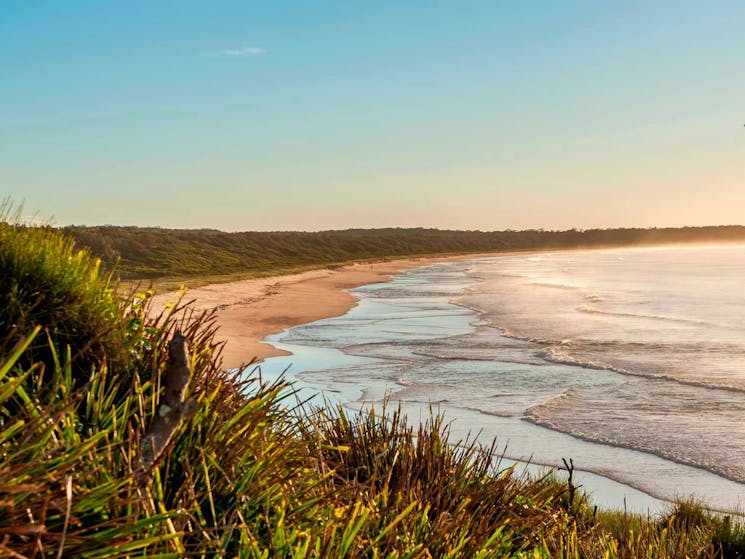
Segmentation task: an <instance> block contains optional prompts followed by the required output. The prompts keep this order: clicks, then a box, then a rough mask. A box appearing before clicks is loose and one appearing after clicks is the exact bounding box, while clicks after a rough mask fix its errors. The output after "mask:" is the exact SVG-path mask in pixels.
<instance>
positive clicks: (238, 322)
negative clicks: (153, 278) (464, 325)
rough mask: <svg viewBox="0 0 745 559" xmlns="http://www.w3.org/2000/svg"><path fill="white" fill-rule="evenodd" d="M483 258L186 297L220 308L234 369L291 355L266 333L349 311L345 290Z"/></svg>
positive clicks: (298, 278)
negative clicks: (267, 339)
mask: <svg viewBox="0 0 745 559" xmlns="http://www.w3.org/2000/svg"><path fill="white" fill-rule="evenodd" d="M500 254H504V253H500ZM480 256H485V255H483V254H468V255H458V256H444V257H431V258H413V259H402V260H390V261H382V262H374V263H365V264H351V265H348V266H343V267H340V268H335V269H328V268H324V269H319V270H312V271H308V272H303V273H299V274H290V275H282V276H272V277H267V278H256V279H248V280H240V281H233V282H228V283H217V284H211V285H205V286H203V287H197V288H194V289H190V290H189V291H188V292H187V295H186V297H185V300H186V301H189V300H192V299H193V300H194V303H193V306H194V308H195V309H198V310H207V309H217V313H216V317H217V325H218V326H219V330H218V333H217V338H218V340H224V341H225V342H226V344H225V348H224V351H223V366H224V367H225V368H226V369H234V368H238V367H240V366H241V365H244V364H247V363H250V362H251V361H253V362H258V361H261V360H263V359H265V358H267V357H273V356H278V355H287V352H284V351H282V350H279V349H277V348H275V347H274V346H272V345H270V344H268V343H265V342H263V341H262V340H263V339H264V338H265V337H266V336H268V335H270V334H276V333H278V332H281V331H282V330H284V329H286V328H289V327H291V326H297V325H298V324H305V323H306V322H313V321H315V320H320V319H322V318H329V317H332V316H338V315H342V314H344V313H346V312H347V311H348V310H349V309H350V308H352V307H353V306H354V305H356V304H357V299H355V298H354V297H353V296H352V295H350V294H349V293H348V292H346V291H344V290H345V289H350V288H353V287H358V286H360V285H366V284H370V283H378V282H383V281H388V279H389V277H390V276H391V275H393V274H396V273H398V272H400V271H403V270H407V269H411V268H415V267H418V266H426V265H428V264H435V263H437V262H445V261H453V260H464V259H467V258H478V257H480ZM489 256H494V254H490V255H489ZM177 297H178V293H175V292H171V293H163V294H160V295H156V296H155V297H154V308H155V309H159V308H162V306H163V305H165V304H167V303H169V302H172V301H174V300H175V299H176V298H177Z"/></svg>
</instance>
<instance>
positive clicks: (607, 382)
mask: <svg viewBox="0 0 745 559" xmlns="http://www.w3.org/2000/svg"><path fill="white" fill-rule="evenodd" d="M744 280H745V246H726V247H675V248H643V249H615V250H593V251H577V252H559V253H550V254H549V253H547V254H541V255H523V256H506V257H497V258H484V259H476V260H470V261H465V262H451V263H444V264H437V265H433V266H427V267H423V268H418V269H415V270H410V271H408V272H406V273H403V274H401V275H398V276H395V277H394V278H393V280H392V281H391V282H389V283H384V284H375V285H369V286H364V287H361V288H358V289H355V290H352V293H354V294H355V295H356V296H357V297H359V299H360V302H359V305H358V306H357V307H355V308H354V309H352V310H350V311H349V312H348V313H347V314H345V315H343V316H341V317H335V318H331V319H326V320H321V321H318V322H314V323H311V324H307V325H303V326H299V327H295V328H292V329H290V330H288V331H285V332H283V333H282V334H280V335H278V336H275V337H273V338H271V340H272V343H274V344H275V345H277V346H278V347H281V348H283V349H288V350H290V351H292V352H293V355H292V356H289V357H282V358H272V359H268V360H267V361H266V362H265V363H264V364H263V365H262V370H263V372H264V373H265V374H269V375H273V374H278V373H279V372H281V371H283V370H284V369H286V368H287V367H288V366H290V365H291V367H290V369H289V375H290V376H291V378H293V379H295V380H296V381H297V382H298V386H300V387H302V388H303V390H304V391H305V393H306V394H312V393H316V392H318V391H319V390H320V391H323V394H324V395H325V397H326V398H327V399H328V400H330V401H331V402H338V403H343V404H345V405H347V406H350V407H360V406H362V405H365V404H363V402H367V404H366V405H370V403H372V404H375V403H378V405H379V402H380V401H381V400H382V398H383V397H384V395H386V394H389V395H390V397H391V398H392V399H393V400H394V401H399V402H401V404H402V406H403V407H404V409H405V410H406V411H407V412H408V414H409V416H410V418H411V420H412V421H418V420H419V419H420V418H424V417H426V415H427V414H428V413H429V409H430V407H432V408H433V409H434V410H435V411H440V412H442V413H444V414H445V415H446V417H447V418H448V419H449V420H451V421H452V431H453V437H454V438H455V439H457V438H459V437H465V436H466V434H467V433H468V432H472V433H476V432H480V437H481V439H482V440H483V441H484V442H490V440H491V439H492V438H493V437H498V439H499V441H500V443H502V444H504V445H506V455H507V456H509V457H511V458H514V459H520V460H524V461H531V462H533V463H538V464H547V465H554V466H557V465H559V464H560V462H561V458H562V457H572V458H573V459H574V462H575V464H576V465H577V467H578V468H581V469H582V470H584V471H586V472H593V473H595V474H600V475H590V474H587V475H586V476H585V479H583V481H582V482H583V483H585V488H586V489H587V488H589V489H591V490H592V492H593V493H594V495H595V500H596V501H597V502H599V503H600V504H602V505H604V506H611V507H616V508H620V507H621V506H622V503H623V501H624V499H623V498H624V496H625V497H626V503H625V504H626V506H627V507H628V508H630V509H635V510H646V509H652V510H657V509H659V506H660V503H659V502H658V501H655V500H654V499H651V498H649V497H648V496H647V495H645V493H646V494H648V495H654V496H657V497H660V498H662V499H673V498H675V497H684V496H688V495H689V494H695V496H696V497H697V498H699V499H701V500H703V501H704V502H705V503H706V504H708V505H709V506H711V507H713V508H716V509H719V510H735V509H740V508H741V507H740V502H741V497H742V496H743V495H745V486H744V485H742V484H741V483H740V482H743V481H745V423H743V421H742V420H743V417H744V416H745V414H744V413H743V412H745V392H743V390H744V389H745V327H743V325H745V322H743V320H742V317H743V316H745V289H742V286H743V284H744V283H745V282H744ZM608 480H613V481H608ZM620 484H623V485H620ZM631 487H633V488H636V489H637V490H640V491H643V492H645V493H641V492H640V491H634V490H633V489H631Z"/></svg>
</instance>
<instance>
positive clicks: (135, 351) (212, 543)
mask: <svg viewBox="0 0 745 559" xmlns="http://www.w3.org/2000/svg"><path fill="white" fill-rule="evenodd" d="M103 230H104V229H101V231H103ZM79 231H81V230H78V232H79ZM85 231H88V232H89V233H93V232H95V231H98V230H97V229H90V230H85ZM114 231H115V233H112V234H111V235H110V236H108V237H107V236H105V235H103V234H101V236H100V239H109V240H110V242H111V247H112V248H111V251H110V253H108V256H107V258H108V259H109V260H108V262H109V263H110V265H111V264H113V262H114V261H115V259H116V258H117V257H121V259H122V260H121V263H120V269H121V270H122V271H126V273H127V274H133V275H138V274H139V275H140V276H141V277H155V276H157V275H158V274H161V273H164V274H165V273H176V272H178V273H196V268H188V264H186V263H182V264H180V263H179V260H182V261H186V260H188V258H185V256H186V255H188V254H201V253H202V252H203V251H207V250H208V248H209V247H211V246H215V244H216V243H217V242H218V239H231V238H232V237H230V234H218V233H217V232H204V233H203V238H204V239H205V240H204V243H203V244H199V243H196V242H195V243H194V245H193V246H190V245H189V242H190V241H189V236H190V235H194V236H197V237H198V236H199V235H200V233H183V238H181V237H179V234H180V233H178V232H169V231H165V230H163V231H161V230H148V231H149V232H148V235H151V236H152V239H160V241H157V242H156V241H155V240H153V245H152V247H149V246H148V245H147V244H146V243H147V242H150V241H148V240H147V237H146V236H143V237H141V238H139V240H137V241H136V243H135V241H132V242H133V243H134V244H133V245H132V247H134V246H139V245H141V246H142V254H141V256H140V257H138V258H139V259H138V258H134V256H133V255H136V254H137V251H136V250H135V249H134V248H130V249H128V251H129V252H126V251H125V252H119V251H121V250H122V249H121V247H122V246H126V245H124V244H122V245H118V244H116V243H118V242H119V241H116V243H115V242H114V241H113V240H111V239H115V238H123V237H124V236H126V235H128V234H129V233H132V237H134V238H137V237H138V235H140V233H137V232H136V231H135V232H134V233H133V232H132V231H129V230H127V229H121V230H118V232H117V230H114ZM128 231H129V233H128ZM120 234H121V235H120ZM142 234H143V235H144V232H143V233H142ZM409 234H411V235H412V238H411V243H410V244H401V245H398V244H395V243H393V244H392V239H394V238H398V237H396V236H397V235H400V236H401V237H405V236H407V235H409ZM427 234H428V235H431V237H427V238H430V239H431V238H434V237H437V236H438V235H439V233H434V232H430V233H427ZM427 234H425V232H422V233H421V235H422V236H423V237H422V238H424V237H426V235H427ZM236 235H242V234H236ZM245 235H247V236H250V235H252V234H245ZM256 235H257V236H258V237H257V240H255V246H256V247H258V246H260V244H261V242H263V240H261V236H262V235H264V236H265V238H270V237H271V236H272V235H274V236H275V237H274V239H275V245H276V246H275V247H274V248H273V249H272V251H270V254H272V255H274V256H271V257H269V256H267V257H266V260H263V261H259V263H257V264H255V266H256V268H255V269H256V271H257V272H259V271H266V270H268V269H271V267H272V266H279V265H280V264H279V263H280V262H284V263H285V264H288V265H289V263H293V265H294V264H295V263H302V262H310V261H311V258H312V257H313V255H315V257H318V256H319V253H317V252H316V253H312V255H311V256H307V255H304V254H303V253H302V250H303V247H304V246H305V245H303V242H306V240H307V239H311V240H312V239H323V240H324V243H326V245H325V249H324V250H325V251H326V252H325V253H324V254H326V256H327V257H328V259H329V260H328V262H329V263H330V262H331V259H332V258H335V259H337V260H334V261H342V260H345V259H348V258H353V257H354V258H357V257H360V258H362V257H372V256H375V257H383V256H394V255H401V254H412V253H414V254H416V253H419V251H421V252H436V251H433V250H430V249H432V247H433V245H426V243H424V242H421V244H417V242H415V241H414V239H416V238H417V237H416V235H415V234H414V233H411V232H409V233H406V232H401V231H399V232H396V230H386V231H384V232H378V233H371V232H365V233H364V234H363V233H354V232H343V233H340V234H339V235H338V236H336V235H332V234H317V235H318V236H317V237H314V236H313V235H316V234H287V235H288V236H287V237H286V239H288V242H287V247H286V248H284V247H283V244H282V242H283V241H282V240H281V239H282V238H283V237H282V235H283V234H274V233H271V234H270V233H267V234H256ZM293 235H297V237H293ZM323 235H327V236H323ZM375 235H379V237H380V238H379V239H378V241H377V242H378V243H379V244H377V245H376V244H375V242H373V240H370V239H373V238H374V237H375ZM464 235H467V234H466V233H464ZM485 235H486V234H485ZM536 235H537V236H538V238H540V237H541V235H542V233H540V232H536ZM476 236H477V237H478V235H476ZM169 238H170V239H171V240H172V241H173V246H174V254H173V255H171V256H169V261H168V263H167V264H164V265H160V264H159V263H158V258H160V257H161V256H162V253H161V251H164V248H163V247H164V246H165V242H166V240H167V239H169ZM235 238H236V239H238V238H241V237H235ZM362 238H365V239H368V241H369V243H370V245H367V244H360V245H359V246H357V245H355V244H354V243H356V242H360V243H362V241H361V240H360V239H362ZM463 238H465V237H463ZM545 238H548V237H545ZM90 239H93V236H91V237H90ZM304 239H305V240H304ZM355 239H357V240H355ZM290 240H295V241H297V242H296V243H292V242H290ZM311 240H307V242H309V243H310V242H315V241H311ZM332 240H335V242H337V244H338V246H339V247H346V248H343V249H342V248H337V249H335V250H331V248H330V247H332V246H335V245H333V244H332ZM301 241H302V242H301ZM101 242H103V241H101ZM158 242H160V243H163V244H160V245H159V244H158ZM449 242H450V241H447V240H446V235H442V243H443V244H441V245H438V246H439V247H440V248H442V249H443V250H444V248H448V250H450V251H461V250H466V249H465V248H464V247H465V246H466V245H465V244H461V245H459V244H457V243H454V242H453V244H447V243H449ZM345 243H346V244H345ZM402 243H403V241H402ZM81 244H82V245H90V246H94V247H96V243H95V242H93V240H88V241H86V240H84V237H81V236H79V235H76V236H75V238H74V239H73V237H70V236H69V235H68V234H66V233H64V232H62V231H59V230H54V229H51V228H45V227H38V228H29V227H22V226H19V225H16V224H14V223H3V222H2V220H0V556H7V557H16V558H27V557H28V558H30V557H57V558H59V557H81V558H97V557H100V558H104V557H106V558H117V557H121V558H125V557H158V558H168V557H174V558H176V557H205V558H206V557H245V558H269V557H272V558H273V557H282V558H284V557H292V558H341V557H349V558H383V557H386V558H401V559H403V558H435V557H436V558H492V557H495V558H497V557H524V558H544V557H561V558H580V557H605V558H615V557H618V558H636V557H648V558H649V557H654V558H668V557H669V558H678V557H681V558H682V557H702V558H703V557H741V556H742V554H743V553H745V530H743V528H742V525H741V524H739V523H738V522H737V521H734V520H732V519H731V518H730V517H727V516H722V515H716V514H713V513H709V512H707V511H705V510H703V509H702V508H701V507H699V506H698V505H696V504H695V503H691V502H680V503H677V504H675V505H672V506H671V507H670V509H669V511H668V512H667V513H666V514H664V515H662V516H661V517H650V516H637V515H632V514H624V513H621V512H606V511H598V510H596V509H595V508H594V507H593V506H592V504H591V503H590V502H588V500H587V499H586V498H585V497H584V496H583V495H582V494H581V489H578V488H576V487H575V486H574V484H573V483H572V481H571V477H570V479H569V481H564V480H563V479H564V478H559V477H554V476H551V475H549V476H546V477H544V478H541V479H527V478H524V477H521V476H520V475H518V473H517V472H516V471H514V470H513V469H512V468H509V467H506V466H505V465H504V464H503V463H502V462H501V461H500V458H499V453H498V452H496V449H497V447H496V445H494V446H492V447H487V448H484V447H481V446H479V445H477V444H475V443H474V442H473V441H468V440H466V441H454V440H450V439H449V436H448V428H447V425H446V424H445V423H443V420H442V418H441V417H438V416H436V415H435V416H433V417H431V418H430V419H429V421H427V422H425V423H424V424H422V425H421V426H419V427H418V428H412V427H410V426H409V424H408V423H407V422H406V421H405V418H404V417H402V415H401V414H400V413H399V412H398V411H397V410H396V409H393V408H391V409H387V410H380V409H379V410H375V411H373V412H371V413H360V414H350V413H348V412H345V411H343V410H341V409H325V408H321V407H314V406H313V403H312V402H310V403H307V402H306V403H304V404H303V403H299V402H297V401H296V399H295V398H294V396H293V394H292V390H291V387H289V386H287V385H286V384H284V383H282V382H279V383H274V384H266V383H262V381H261V380H260V377H259V375H258V374H257V372H256V371H251V370H244V371H243V373H242V374H241V375H231V374H228V373H226V372H225V371H223V369H222V367H221V359H220V351H221V345H220V344H218V343H217V342H216V341H215V337H214V334H215V327H214V319H213V318H214V317H213V316H212V315H211V314H210V313H196V312H194V311H193V310H192V309H191V308H190V307H189V305H181V304H177V305H174V306H172V307H169V308H168V309H166V310H164V311H163V312H162V313H160V314H155V313H154V312H153V310H152V309H150V308H149V307H150V298H149V296H148V294H147V293H132V294H130V295H128V296H121V295H117V293H120V292H121V291H120V290H119V291H118V283H117V282H118V280H117V277H116V275H115V274H113V273H103V272H102V267H101V265H100V262H99V260H97V259H96V258H95V257H94V256H92V254H91V252H90V251H89V249H87V248H80V245H81ZM239 244H240V243H238V242H236V243H235V244H234V245H230V244H229V243H228V244H226V245H225V246H226V248H225V254H234V251H237V250H238V248H237V247H238V245H239ZM425 245H426V246H425ZM252 246H254V245H252ZM270 246H272V245H270ZM354 246H357V248H354V249H352V248H349V247H354ZM373 246H378V247H379V251H380V252H379V253H374V254H371V253H369V252H366V251H367V250H368V247H373ZM391 246H392V247H394V248H395V250H398V251H401V252H400V254H399V253H396V254H390V252H391V251H392V250H394V248H390V247H391ZM468 246H472V248H473V250H478V251H480V250H484V247H482V246H479V247H476V246H475V245H468ZM117 247H120V248H117ZM159 247H160V248H159ZM385 247H389V249H386V250H388V251H389V252H387V253H386V252H385V250H384V248H385ZM427 247H428V250H424V249H425V248H427ZM146 248H147V250H145V249H146ZM509 248H518V247H515V246H512V247H509ZM519 248H530V247H527V246H526V247H519ZM532 248H535V247H532ZM490 249H494V247H493V246H492V247H490ZM95 250H96V252H97V253H99V254H107V253H106V251H105V250H102V249H101V248H100V246H99V247H97V248H95ZM256 250H258V249H256ZM293 250H296V251H297V254H296V255H295V256H294V257H293V258H291V257H290V256H288V255H291V254H293V252H292V251H293ZM319 250H320V249H319ZM438 250H440V249H438ZM469 250H470V249H469ZM190 251H191V252H190ZM205 254H206V252H205ZM249 254H250V253H249V252H246V253H245V254H243V256H242V258H250V256H249ZM149 258H151V259H152V260H148V259H149ZM236 258H237V257H236ZM283 259H284V260H283ZM149 262H152V269H150V268H147V266H148V265H149V264H148V263H149ZM225 262H226V263H225V264H224V265H225V267H226V269H228V268H230V267H231V266H234V265H235V266H238V265H239V263H240V262H239V260H231V259H230V258H228V257H227V256H226V260H225ZM316 264H318V262H316ZM180 266H181V267H180ZM194 266H202V267H203V268H204V269H205V270H207V269H211V268H210V263H209V261H197V264H194ZM236 269H238V268H236ZM176 332H180V333H181V334H182V335H183V336H184V337H185V338H186V340H188V342H189V348H190V349H189V359H190V362H191V367H190V369H191V376H190V379H189V383H188V385H187V387H186V394H185V396H186V398H188V399H189V400H190V401H193V402H195V410H194V411H193V413H192V414H190V416H189V417H188V418H185V420H184V421H183V422H181V423H180V425H179V426H178V429H177V430H176V432H175V433H174V434H173V437H172V439H171V440H170V443H169V444H168V446H167V448H165V449H164V451H163V452H162V453H159V455H158V456H157V457H156V459H155V461H154V462H153V463H151V464H150V463H147V462H143V460H142V452H143V441H144V440H145V439H146V437H147V435H148V433H149V430H150V429H151V425H152V423H153V421H154V418H155V417H156V416H158V415H159V414H162V413H163V408H162V407H161V406H160V404H161V403H162V400H163V397H164V396H163V384H164V383H165V382H166V380H165V379H164V371H165V370H166V368H167V366H168V345H169V343H170V342H171V340H172V339H173V337H174V335H175V334H176ZM572 467H573V466H572V465H571V464H568V469H569V470H570V471H571V469H572ZM681 489H682V490H683V488H681Z"/></svg>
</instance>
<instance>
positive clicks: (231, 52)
mask: <svg viewBox="0 0 745 559" xmlns="http://www.w3.org/2000/svg"><path fill="white" fill-rule="evenodd" d="M217 54H220V55H222V56H254V55H257V54H266V49H263V48H261V47H242V48H239V49H223V50H221V51H220V52H218V53H217Z"/></svg>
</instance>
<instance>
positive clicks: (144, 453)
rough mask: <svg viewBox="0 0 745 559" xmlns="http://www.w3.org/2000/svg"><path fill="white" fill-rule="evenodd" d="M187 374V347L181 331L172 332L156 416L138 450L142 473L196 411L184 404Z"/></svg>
mask: <svg viewBox="0 0 745 559" xmlns="http://www.w3.org/2000/svg"><path fill="white" fill-rule="evenodd" d="M190 375H191V364H190V363H189V347H188V344H187V343H186V338H185V337H184V336H183V335H182V334H181V332H176V333H175V334H174V335H173V338H172V339H171V342H170V343H169V345H168V364H167V366H166V370H165V373H164V375H163V377H164V390H163V395H162V397H161V399H160V405H159V406H158V413H157V415H156V416H155V418H154V419H153V423H152V425H151V426H150V430H149V431H148V433H147V435H145V438H144V439H143V440H142V444H141V448H140V461H141V463H142V466H143V468H144V469H145V470H148V469H150V468H151V467H152V466H153V465H154V464H156V463H157V462H158V460H159V459H160V458H161V456H162V455H163V453H164V451H165V449H166V448H167V447H168V444H169V443H170V442H171V439H172V438H173V434H174V433H175V432H176V429H178V427H179V425H181V423H183V422H184V421H185V420H187V419H189V418H190V417H191V416H192V415H193V414H194V412H195V411H196V408H197V404H196V402H195V401H194V400H189V401H184V395H185V394H186V386H187V385H188V384H189V377H190Z"/></svg>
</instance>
